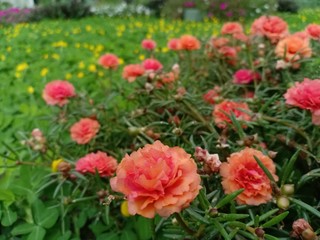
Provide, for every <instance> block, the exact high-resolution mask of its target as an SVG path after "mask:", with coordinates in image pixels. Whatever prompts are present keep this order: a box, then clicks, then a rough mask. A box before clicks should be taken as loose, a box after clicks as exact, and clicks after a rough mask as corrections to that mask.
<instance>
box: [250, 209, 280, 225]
mask: <svg viewBox="0 0 320 240" xmlns="http://www.w3.org/2000/svg"><path fill="white" fill-rule="evenodd" d="M278 211H279V208H275V209H272V210H270V211H269V212H266V213H265V214H262V215H261V216H260V217H259V222H262V221H264V220H266V219H267V218H268V217H270V216H272V215H273V214H275V213H276V212H278ZM253 224H254V221H253V220H252V221H250V222H248V223H247V226H252V225H253Z"/></svg>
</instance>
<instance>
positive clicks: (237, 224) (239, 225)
mask: <svg viewBox="0 0 320 240" xmlns="http://www.w3.org/2000/svg"><path fill="white" fill-rule="evenodd" d="M226 225H227V226H231V227H237V228H241V229H243V230H246V229H247V225H246V224H245V223H243V222H239V221H229V222H227V223H226Z"/></svg>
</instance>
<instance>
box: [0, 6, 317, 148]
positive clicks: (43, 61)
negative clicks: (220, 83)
mask: <svg viewBox="0 0 320 240" xmlns="http://www.w3.org/2000/svg"><path fill="white" fill-rule="evenodd" d="M319 13H320V10H304V11H302V12H300V13H299V14H297V15H291V14H281V15H280V16H281V17H283V18H284V19H285V20H286V21H287V22H288V24H289V26H290V31H291V32H294V31H300V30H303V29H304V27H305V26H306V25H307V24H309V23H320V19H319V18H318V16H319ZM244 23H245V25H246V26H247V31H248V30H249V26H250V23H251V20H250V21H249V20H248V21H247V22H244ZM221 25H222V23H221V22H220V21H218V20H217V19H210V20H209V19H207V20H205V21H204V22H199V23H197V22H182V21H170V20H163V19H154V18H126V19H121V18H116V19H110V18H103V17H91V18H86V19H82V20H70V21H63V20H57V21H43V22H40V23H32V24H18V25H15V26H2V27H0V34H1V36H2V44H1V53H0V69H1V70H0V76H1V82H0V90H1V93H0V96H1V97H0V105H1V115H0V128H1V129H0V130H1V137H0V139H1V141H5V142H7V143H12V142H14V141H16V139H15V137H14V136H17V133H18V132H19V131H30V130H31V129H32V128H33V127H41V126H43V124H45V122H46V121H43V119H42V118H41V117H40V116H43V115H45V113H46V111H48V107H47V106H46V104H45V103H44V101H43V100H42V98H41V94H42V89H43V87H44V85H45V84H46V83H47V82H49V81H51V80H54V79H67V80H70V81H71V82H72V83H73V84H74V85H75V86H76V87H77V89H79V92H88V93H90V94H94V92H95V89H96V88H99V86H100V85H99V84H100V83H101V81H102V82H103V84H110V82H109V76H108V72H107V71H105V70H104V69H102V68H101V67H100V66H98V65H97V60H98V58H99V56H100V55H102V54H103V53H106V52H111V53H114V54H116V55H118V56H119V57H120V58H121V63H122V66H124V65H125V64H129V63H138V62H140V61H142V60H143V59H144V58H145V54H146V52H144V50H143V49H141V47H140V42H141V40H143V39H144V38H153V39H155V40H156V41H157V43H158V47H157V50H156V54H157V58H158V59H159V60H160V61H161V62H166V63H167V64H166V65H172V64H174V63H175V61H176V59H175V55H174V54H173V53H172V52H169V51H168V48H167V47H166V43H167V41H168V39H170V38H173V37H179V36H180V35H181V34H185V33H190V34H193V35H195V36H198V37H199V38H200V39H201V40H202V41H206V40H207V39H208V38H209V37H210V36H212V35H217V34H218V33H219V31H220V27H221ZM121 69H122V67H120V70H118V71H117V73H116V76H114V81H117V82H118V83H119V84H121V82H122V81H124V80H123V79H122V78H121ZM111 101H112V100H111ZM0 150H1V151H3V150H4V148H3V146H0Z"/></svg>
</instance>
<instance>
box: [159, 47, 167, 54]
mask: <svg viewBox="0 0 320 240" xmlns="http://www.w3.org/2000/svg"><path fill="white" fill-rule="evenodd" d="M168 51H169V48H167V47H163V48H162V49H161V52H163V53H166V52H168Z"/></svg>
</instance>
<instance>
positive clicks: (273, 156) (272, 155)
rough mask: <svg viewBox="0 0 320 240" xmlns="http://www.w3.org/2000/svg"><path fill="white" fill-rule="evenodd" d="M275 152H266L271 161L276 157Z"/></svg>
mask: <svg viewBox="0 0 320 240" xmlns="http://www.w3.org/2000/svg"><path fill="white" fill-rule="evenodd" d="M277 154H278V153H277V152H274V151H268V156H269V157H270V158H272V159H274V158H275V157H276V156H277Z"/></svg>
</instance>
